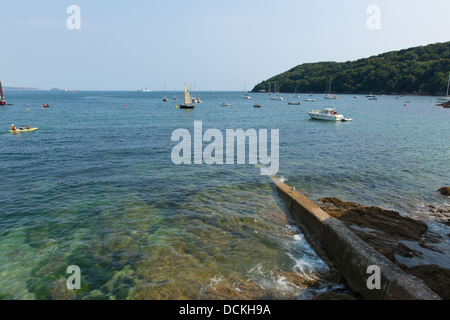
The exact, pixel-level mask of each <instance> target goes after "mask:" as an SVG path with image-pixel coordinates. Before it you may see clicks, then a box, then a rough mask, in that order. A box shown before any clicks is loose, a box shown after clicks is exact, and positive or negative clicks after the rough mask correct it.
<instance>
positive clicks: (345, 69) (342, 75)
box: [252, 41, 450, 95]
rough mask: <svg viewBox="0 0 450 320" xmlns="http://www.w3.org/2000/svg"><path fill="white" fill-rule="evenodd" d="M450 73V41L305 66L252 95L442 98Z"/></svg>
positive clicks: (265, 84)
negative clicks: (378, 95)
mask: <svg viewBox="0 0 450 320" xmlns="http://www.w3.org/2000/svg"><path fill="white" fill-rule="evenodd" d="M449 73H450V41H449V42H445V43H436V44H431V45H427V46H421V47H414V48H410V49H404V50H400V51H391V52H388V53H383V54H380V55H377V56H372V57H370V58H365V59H360V60H357V61H348V62H339V63H338V62H318V63H306V64H302V65H299V66H297V67H294V68H292V69H291V70H289V71H287V72H284V73H282V74H279V75H277V76H274V77H272V78H270V79H268V80H266V81H263V82H261V83H259V84H258V85H256V86H255V88H253V90H252V91H253V92H258V91H266V92H267V91H268V90H269V84H270V85H271V90H272V91H273V90H274V86H275V82H276V86H277V89H278V90H279V92H294V91H295V90H296V91H297V92H299V93H300V92H308V93H309V92H310V93H324V92H325V91H326V89H327V86H328V84H329V81H330V78H331V79H333V85H332V92H333V93H370V92H373V93H377V94H430V95H440V94H443V93H444V92H445V90H446V87H447V81H448V76H449Z"/></svg>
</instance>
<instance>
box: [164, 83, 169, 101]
mask: <svg viewBox="0 0 450 320" xmlns="http://www.w3.org/2000/svg"><path fill="white" fill-rule="evenodd" d="M163 101H164V102H167V101H169V99H167V97H166V84H165V83H164V98H163Z"/></svg>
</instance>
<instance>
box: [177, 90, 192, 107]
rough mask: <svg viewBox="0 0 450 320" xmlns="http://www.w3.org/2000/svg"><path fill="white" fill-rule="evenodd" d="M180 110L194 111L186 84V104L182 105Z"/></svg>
mask: <svg viewBox="0 0 450 320" xmlns="http://www.w3.org/2000/svg"><path fill="white" fill-rule="evenodd" d="M180 109H194V105H193V104H192V98H191V94H190V92H189V88H188V87H187V85H186V84H184V104H181V105H180Z"/></svg>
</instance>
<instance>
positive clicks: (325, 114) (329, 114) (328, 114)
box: [308, 108, 352, 121]
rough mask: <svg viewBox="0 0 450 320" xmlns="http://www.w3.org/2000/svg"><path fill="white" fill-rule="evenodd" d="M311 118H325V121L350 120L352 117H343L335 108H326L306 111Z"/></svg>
mask: <svg viewBox="0 0 450 320" xmlns="http://www.w3.org/2000/svg"><path fill="white" fill-rule="evenodd" d="M308 115H309V116H310V117H311V119H315V120H326V121H352V119H347V118H345V117H344V116H343V115H342V114H339V113H338V112H337V110H336V108H327V109H324V110H322V111H320V110H316V111H311V112H308Z"/></svg>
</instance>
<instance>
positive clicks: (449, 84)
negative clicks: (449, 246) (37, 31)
mask: <svg viewBox="0 0 450 320" xmlns="http://www.w3.org/2000/svg"><path fill="white" fill-rule="evenodd" d="M449 87H450V75H449V76H448V83H447V94H446V96H445V97H438V99H439V100H442V101H450V96H449V95H448V89H449ZM2 98H3V94H2Z"/></svg>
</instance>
